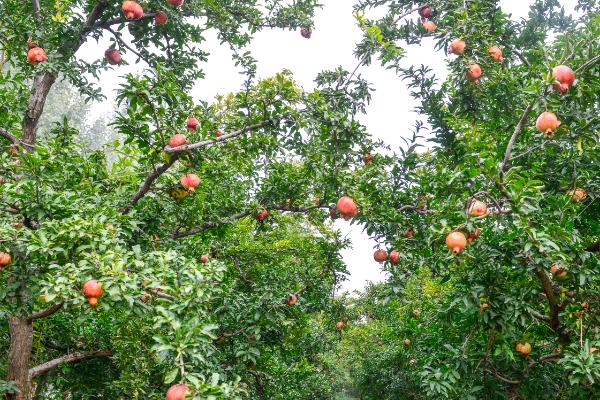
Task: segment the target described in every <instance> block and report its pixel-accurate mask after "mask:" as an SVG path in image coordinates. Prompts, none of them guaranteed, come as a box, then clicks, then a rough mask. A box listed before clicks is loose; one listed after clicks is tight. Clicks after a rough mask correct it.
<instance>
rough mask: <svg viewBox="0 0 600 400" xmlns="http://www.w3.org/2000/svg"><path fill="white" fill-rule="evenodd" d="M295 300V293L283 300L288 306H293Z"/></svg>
mask: <svg viewBox="0 0 600 400" xmlns="http://www.w3.org/2000/svg"><path fill="white" fill-rule="evenodd" d="M297 301H298V296H296V295H295V294H293V295H291V296H290V297H288V299H287V300H286V301H285V303H286V304H287V305H288V306H293V305H294V304H296V302H297Z"/></svg>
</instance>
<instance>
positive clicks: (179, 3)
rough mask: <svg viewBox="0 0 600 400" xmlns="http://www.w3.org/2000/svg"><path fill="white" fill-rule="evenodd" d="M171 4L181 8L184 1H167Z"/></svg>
mask: <svg viewBox="0 0 600 400" xmlns="http://www.w3.org/2000/svg"><path fill="white" fill-rule="evenodd" d="M167 1H168V2H169V4H171V5H174V6H175V7H181V6H182V5H183V2H184V0H167Z"/></svg>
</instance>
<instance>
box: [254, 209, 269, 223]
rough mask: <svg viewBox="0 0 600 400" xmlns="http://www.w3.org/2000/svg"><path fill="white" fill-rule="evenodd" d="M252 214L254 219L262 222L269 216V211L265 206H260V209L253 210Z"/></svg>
mask: <svg viewBox="0 0 600 400" xmlns="http://www.w3.org/2000/svg"><path fill="white" fill-rule="evenodd" d="M252 216H253V217H254V219H256V220H257V221H258V222H263V221H264V220H265V219H267V217H268V216H269V212H268V211H267V209H266V208H262V209H261V210H260V211H254V212H253V213H252Z"/></svg>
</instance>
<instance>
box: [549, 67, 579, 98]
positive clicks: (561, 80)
mask: <svg viewBox="0 0 600 400" xmlns="http://www.w3.org/2000/svg"><path fill="white" fill-rule="evenodd" d="M552 78H554V79H555V80H556V81H557V82H558V83H555V84H554V89H556V90H560V91H561V93H563V94H564V93H567V91H568V90H569V88H570V87H571V86H572V85H573V82H575V72H573V70H572V69H571V68H569V67H567V66H566V65H558V66H556V67H554V68H552Z"/></svg>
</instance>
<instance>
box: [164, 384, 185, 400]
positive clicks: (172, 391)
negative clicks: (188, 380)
mask: <svg viewBox="0 0 600 400" xmlns="http://www.w3.org/2000/svg"><path fill="white" fill-rule="evenodd" d="M188 390H190V388H189V387H187V386H185V385H173V386H171V387H170V388H169V390H167V399H166V400H185V392H187V391H188Z"/></svg>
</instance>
